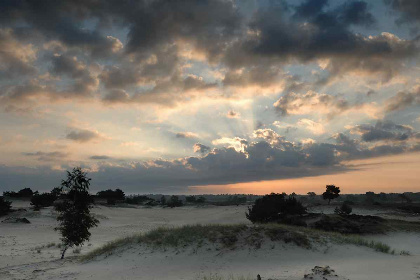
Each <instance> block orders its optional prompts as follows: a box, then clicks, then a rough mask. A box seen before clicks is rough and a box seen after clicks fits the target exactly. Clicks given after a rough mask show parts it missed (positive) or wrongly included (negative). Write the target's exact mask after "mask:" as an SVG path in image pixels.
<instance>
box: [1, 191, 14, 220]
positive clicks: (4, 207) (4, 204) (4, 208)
mask: <svg viewBox="0 0 420 280" xmlns="http://www.w3.org/2000/svg"><path fill="white" fill-rule="evenodd" d="M10 209H12V202H10V201H7V200H4V197H2V196H0V216H3V215H7V214H8V213H9V212H10Z"/></svg>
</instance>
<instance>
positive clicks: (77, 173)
mask: <svg viewBox="0 0 420 280" xmlns="http://www.w3.org/2000/svg"><path fill="white" fill-rule="evenodd" d="M90 180H91V179H90V178H88V177H87V173H86V172H83V171H82V169H81V168H80V167H76V168H73V171H72V172H70V171H67V179H66V180H62V182H61V186H62V187H63V191H64V192H65V195H66V196H65V198H64V199H63V200H62V201H61V202H60V203H57V204H56V206H55V209H56V210H57V211H58V213H59V214H58V216H57V221H58V222H59V226H58V227H57V228H56V230H58V231H60V233H61V236H62V238H61V240H62V242H63V245H64V249H63V252H62V254H61V259H63V258H64V254H65V253H66V250H67V249H68V248H69V247H73V246H81V245H83V243H84V242H85V241H87V240H89V238H90V235H91V234H90V232H89V229H90V228H92V227H94V226H97V225H98V223H99V221H98V220H97V219H95V218H94V217H93V215H92V214H91V213H90V208H91V207H92V206H91V203H92V197H91V195H90V194H89V186H90Z"/></svg>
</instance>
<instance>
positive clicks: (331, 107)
mask: <svg viewBox="0 0 420 280" xmlns="http://www.w3.org/2000/svg"><path fill="white" fill-rule="evenodd" d="M273 106H274V108H275V109H276V111H277V112H279V113H280V114H281V115H283V116H285V115H304V114H309V113H312V112H314V111H316V112H322V113H325V114H327V115H329V116H335V115H339V114H341V113H343V112H345V111H346V110H348V109H350V108H351V105H350V104H349V103H348V102H347V101H346V100H344V99H342V98H339V97H336V96H333V95H328V94H323V93H317V92H314V91H308V92H307V93H303V94H299V93H294V92H290V93H287V94H285V95H283V96H282V97H280V99H279V100H277V101H276V102H275V103H274V104H273Z"/></svg>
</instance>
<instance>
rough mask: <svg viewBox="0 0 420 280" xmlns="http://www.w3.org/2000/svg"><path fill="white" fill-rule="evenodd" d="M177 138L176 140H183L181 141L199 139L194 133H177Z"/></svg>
mask: <svg viewBox="0 0 420 280" xmlns="http://www.w3.org/2000/svg"><path fill="white" fill-rule="evenodd" d="M175 137H176V138H181V139H186V138H187V139H194V138H199V136H198V134H196V133H194V132H189V131H186V132H177V133H175Z"/></svg>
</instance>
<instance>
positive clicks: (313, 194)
mask: <svg viewBox="0 0 420 280" xmlns="http://www.w3.org/2000/svg"><path fill="white" fill-rule="evenodd" d="M307 195H308V196H309V197H310V198H311V199H315V197H316V193H314V192H308V193H307Z"/></svg>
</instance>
